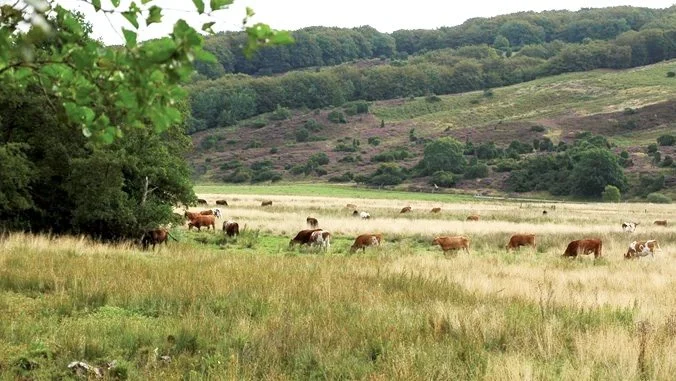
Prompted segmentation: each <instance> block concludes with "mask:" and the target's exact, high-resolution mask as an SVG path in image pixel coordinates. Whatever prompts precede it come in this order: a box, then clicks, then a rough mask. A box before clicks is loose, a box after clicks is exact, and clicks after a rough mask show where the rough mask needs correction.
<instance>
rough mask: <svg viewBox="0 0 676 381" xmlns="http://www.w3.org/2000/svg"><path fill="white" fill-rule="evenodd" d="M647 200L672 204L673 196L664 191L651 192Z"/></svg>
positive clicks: (654, 202)
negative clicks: (665, 193) (664, 193)
mask: <svg viewBox="0 0 676 381" xmlns="http://www.w3.org/2000/svg"><path fill="white" fill-rule="evenodd" d="M647 200H648V202H651V203H653V204H671V198H669V197H668V196H666V195H663V194H662V193H651V194H649V195H648V197H647Z"/></svg>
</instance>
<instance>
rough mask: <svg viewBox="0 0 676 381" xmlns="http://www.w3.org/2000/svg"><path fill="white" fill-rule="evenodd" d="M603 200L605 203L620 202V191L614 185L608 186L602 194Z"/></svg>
mask: <svg viewBox="0 0 676 381" xmlns="http://www.w3.org/2000/svg"><path fill="white" fill-rule="evenodd" d="M601 198H602V199H603V201H605V202H620V198H621V196H620V189H619V188H618V187H616V186H614V185H606V187H605V188H604V189H603V192H601Z"/></svg>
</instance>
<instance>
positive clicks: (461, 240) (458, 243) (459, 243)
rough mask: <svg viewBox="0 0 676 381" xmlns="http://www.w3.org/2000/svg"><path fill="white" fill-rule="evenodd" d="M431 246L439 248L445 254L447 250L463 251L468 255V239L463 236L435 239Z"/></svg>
mask: <svg viewBox="0 0 676 381" xmlns="http://www.w3.org/2000/svg"><path fill="white" fill-rule="evenodd" d="M432 242H433V244H435V245H439V246H441V250H443V251H444V254H446V252H447V251H449V250H459V249H463V250H465V252H467V254H469V243H470V241H469V238H467V237H465V236H457V237H436V238H434V241H432Z"/></svg>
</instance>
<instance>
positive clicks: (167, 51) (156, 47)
mask: <svg viewBox="0 0 676 381" xmlns="http://www.w3.org/2000/svg"><path fill="white" fill-rule="evenodd" d="M141 46H142V49H143V50H144V53H145V56H146V57H145V58H146V59H147V60H148V61H150V63H153V64H156V63H163V62H165V61H166V60H168V59H169V58H171V56H172V55H173V54H174V53H175V52H176V44H175V43H174V41H172V40H171V39H170V38H166V37H165V38H161V39H159V40H152V41H148V42H146V43H144V44H143V45H141Z"/></svg>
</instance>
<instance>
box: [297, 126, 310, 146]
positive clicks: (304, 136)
mask: <svg viewBox="0 0 676 381" xmlns="http://www.w3.org/2000/svg"><path fill="white" fill-rule="evenodd" d="M295 135H296V141H297V142H299V143H302V142H306V141H308V139H309V138H310V131H308V130H307V128H305V127H301V128H299V129H297V130H296V134H295Z"/></svg>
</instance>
